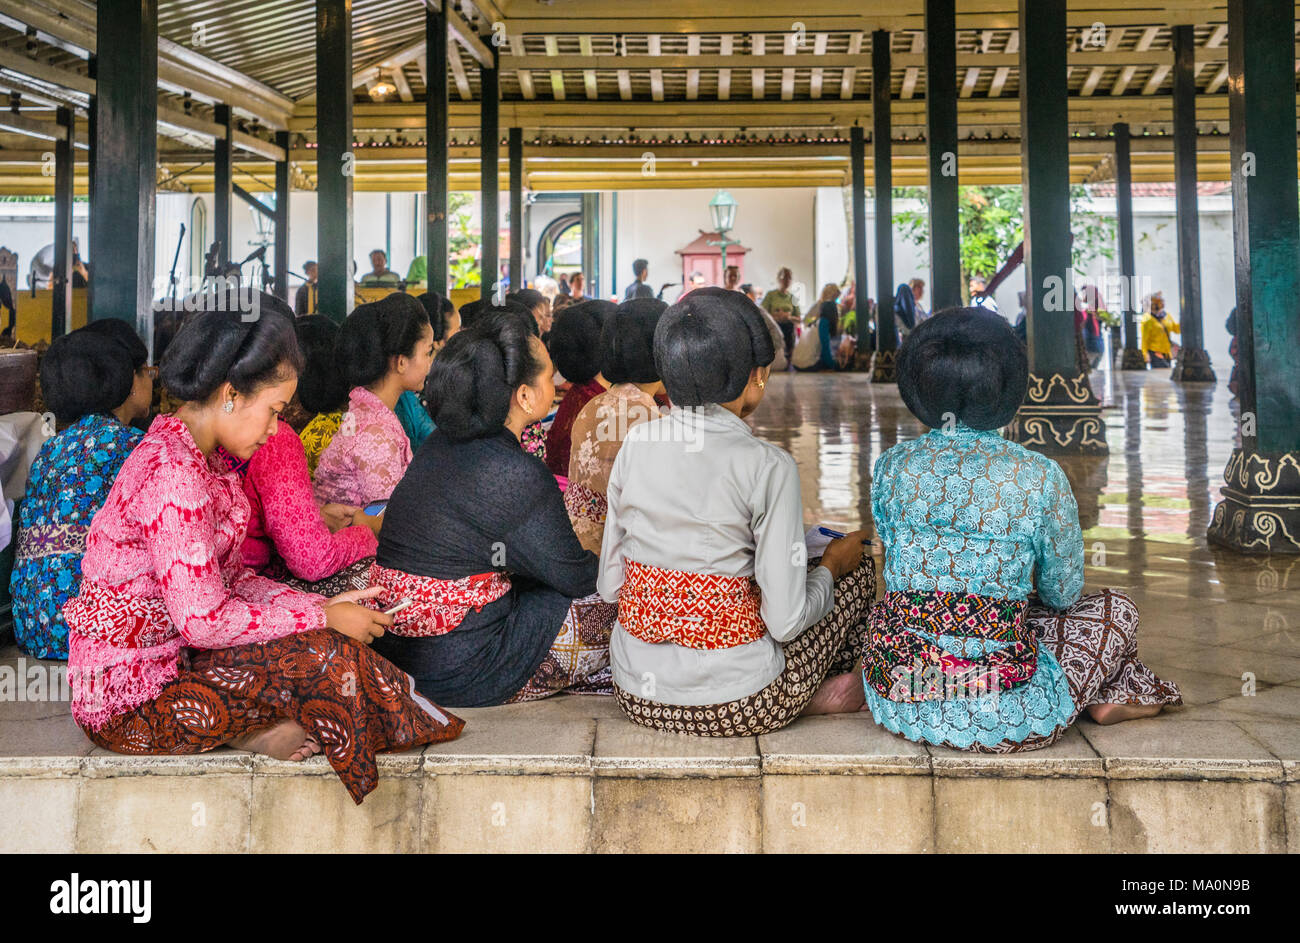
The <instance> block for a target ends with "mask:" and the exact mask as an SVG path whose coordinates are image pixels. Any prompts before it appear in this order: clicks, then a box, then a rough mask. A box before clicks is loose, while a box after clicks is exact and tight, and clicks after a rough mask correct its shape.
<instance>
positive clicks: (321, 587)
mask: <svg viewBox="0 0 1300 943" xmlns="http://www.w3.org/2000/svg"><path fill="white" fill-rule="evenodd" d="M374 562H375V558H374V557H362V558H361V559H360V560H358V561H357V562H356V563H353V564H350V565H349V566H345V567H344V568H343V569H341V570H339V571H338V572H337V573H335V574H334V575H333V576H327V577H325V578H324V579H323V580H315V581H312V580H304V579H299V578H298V577H296V576H294V575H293V574H292V573H291V572H289V568H288V567H287V566H285V565H284V561H283V560H280V559H278V558H277V559H275V560H272V561H271V562H270V563H269V564H268V565H267V567H266V569H265V570H263V571H262V575H263V576H265V577H266V578H267V579H272V580H275V581H276V582H277V583H283V584H284V585H285V586H288V587H291V588H293V589H296V590H298V591H299V592H303V593H315V594H317V595H318V596H324V597H325V598H326V599H331V598H333V597H335V596H337V595H339V594H340V593H346V592H350V591H351V590H354V589H365V588H366V587H367V586H369V585H370V565H371V564H372V563H374Z"/></svg>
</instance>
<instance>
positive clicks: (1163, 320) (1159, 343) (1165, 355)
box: [1142, 292, 1181, 367]
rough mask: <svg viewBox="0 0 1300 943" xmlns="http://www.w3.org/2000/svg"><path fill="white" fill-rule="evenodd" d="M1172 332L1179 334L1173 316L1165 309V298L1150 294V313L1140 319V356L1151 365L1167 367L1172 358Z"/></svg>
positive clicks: (1173, 348) (1158, 294)
mask: <svg viewBox="0 0 1300 943" xmlns="http://www.w3.org/2000/svg"><path fill="white" fill-rule="evenodd" d="M1174 334H1181V331H1179V329H1178V322H1177V321H1175V320H1174V316H1173V315H1172V314H1170V313H1169V312H1168V311H1166V310H1165V299H1164V297H1163V296H1162V295H1161V294H1160V292H1156V293H1155V294H1154V295H1152V296H1151V313H1150V314H1148V315H1147V316H1146V318H1144V319H1143V321H1142V357H1143V358H1144V359H1145V360H1146V361H1147V362H1149V363H1150V364H1151V366H1153V367H1167V366H1169V364H1170V362H1171V361H1172V360H1173V359H1174V354H1175V345H1174V343H1173V336H1172V335H1174Z"/></svg>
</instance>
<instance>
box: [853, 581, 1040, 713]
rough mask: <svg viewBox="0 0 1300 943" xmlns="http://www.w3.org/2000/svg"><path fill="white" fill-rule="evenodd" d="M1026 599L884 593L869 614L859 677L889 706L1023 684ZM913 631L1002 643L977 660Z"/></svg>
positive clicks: (1027, 647)
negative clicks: (891, 703)
mask: <svg viewBox="0 0 1300 943" xmlns="http://www.w3.org/2000/svg"><path fill="white" fill-rule="evenodd" d="M1026 606H1027V602H1026V600H1023V599H1020V600H1007V599H998V598H996V597H992V596H978V595H975V594H973V593H941V592H897V591H896V592H888V593H885V597H884V599H882V600H880V602H878V603H876V605H875V606H873V607H872V609H871V616H870V618H869V620H868V625H867V642H866V648H865V650H864V651H863V655H862V674H863V677H864V678H865V679H866V682H867V684H869V685H871V687H872V688H874V689H875V691H876V692H877V693H878V694H880V696H881V697H885V698H888V699H889V700H891V701H940V700H953V699H956V698H964V697H979V696H982V695H984V694H989V693H993V692H995V691H1004V690H1007V689H1010V688H1013V687H1016V686H1017V685H1021V684H1024V683H1025V682H1026V681H1028V680H1029V679H1031V678H1032V677H1033V676H1034V672H1035V670H1037V667H1038V637H1037V636H1036V635H1035V634H1034V631H1033V629H1032V628H1030V627H1029V626H1028V625H1027V624H1026V623H1025V621H1024V613H1025V608H1026ZM918 633H926V634H929V635H932V636H936V637H937V636H947V637H950V638H957V639H978V640H981V641H985V642H995V643H1005V645H1006V647H1004V648H1001V649H998V650H997V651H995V652H992V653H990V654H988V655H985V656H983V657H979V658H965V657H962V656H959V655H953V654H951V653H949V652H948V651H946V650H945V649H943V648H942V647H940V646H939V644H938V643H937V642H935V641H932V640H930V639H928V638H925V637H924V636H923V635H921V634H918Z"/></svg>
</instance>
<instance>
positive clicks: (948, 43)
mask: <svg viewBox="0 0 1300 943" xmlns="http://www.w3.org/2000/svg"><path fill="white" fill-rule="evenodd" d="M955 6H956V2H955V0H925V135H926V141H925V146H926V151H927V155H928V158H929V161H928V163H929V171H930V282H931V284H930V310H931V311H941V310H943V309H944V308H955V307H958V306H960V305H961V303H962V294H961V225H960V221H959V220H960V216H959V212H958V209H957V16H956V9H955ZM1020 46H1021V49H1022V50H1023V49H1024V38H1023V35H1022V38H1021V43H1020ZM1058 52H1059V50H1058Z"/></svg>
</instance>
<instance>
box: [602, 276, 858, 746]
mask: <svg viewBox="0 0 1300 943" xmlns="http://www.w3.org/2000/svg"><path fill="white" fill-rule="evenodd" d="M775 353H776V351H775V347H774V345H773V342H772V336H771V334H770V333H769V332H768V329H767V325H766V323H765V322H764V320H763V317H762V315H761V314H760V312H759V309H758V308H757V307H756V306H755V305H754V303H753V302H752V301H750V300H749V299H748V298H747V297H745V296H744V295H743V294H741V293H740V292H735V291H727V290H726V289H723V288H700V289H696V290H695V291H693V292H691V293H690V294H688V295H686V296H685V297H684V298H683V299H682V300H681V301H679V302H678V303H677V304H676V305H674V306H673V307H671V308H669V309H668V310H667V311H666V312H664V314H663V316H662V317H661V318H660V321H659V325H658V327H657V328H656V330H655V362H656V364H657V365H658V367H659V371H660V375H661V376H662V377H663V381H664V385H665V386H667V388H668V395H669V396H670V397H671V398H672V402H673V408H672V412H671V413H669V414H668V415H667V416H665V417H663V418H659V419H655V420H653V421H651V422H648V423H643V424H641V425H638V426H636V427H634V428H632V429H631V430H629V431H628V432H627V436H626V438H625V440H624V442H623V447H622V449H621V450H620V451H619V453H618V457H617V458H616V459H615V460H614V468H613V470H612V471H611V473H610V476H609V487H608V491H607V493H606V494H607V499H608V505H609V507H608V512H607V517H606V521H605V534H604V540H603V544H602V549H601V566H600V592H601V595H602V596H603V597H604V598H605V599H606V600H608V601H610V602H614V601H617V602H618V622H617V623H616V624H615V628H614V634H613V638H612V641H611V646H610V655H611V660H612V663H613V670H614V685H615V694H616V696H617V698H618V703H619V706H620V707H621V708H622V709H623V711H624V713H626V714H627V715H628V717H630V718H631V719H632V720H633V721H635V722H636V723H638V724H641V725H643V726H646V727H652V728H655V729H659V730H667V731H673V732H680V733H687V734H694V735H696V736H711V737H732V736H750V735H755V734H761V733H768V732H770V731H773V730H777V729H780V728H781V727H784V726H785V725H786V724H788V723H790V722H791V721H792V720H794V719H795V718H796V717H797V716H799V715H800V714H819V713H840V712H849V711H856V710H860V709H861V708H862V706H863V698H862V692H861V690H860V687H859V681H858V674H857V672H858V657H859V654H860V653H861V651H862V639H863V633H864V631H865V628H866V616H867V610H868V607H869V606H870V604H871V600H872V598H873V597H874V595H875V593H874V586H875V576H874V567H873V564H872V562H871V558H870V557H866V558H864V557H863V556H862V547H863V536H864V534H863V532H861V531H858V532H856V533H853V534H849V535H847V536H846V537H842V538H839V539H838V540H834V541H832V542H831V544H830V545H829V546H828V547H827V548H826V551H825V552H824V554H823V555H822V557H821V560H820V563H819V564H818V565H816V566H814V567H812V568H811V569H809V567H808V566H807V560H806V553H805V549H806V548H805V544H804V526H803V508H802V504H801V501H800V492H799V471H798V468H797V466H796V465H795V461H794V459H793V458H792V457H791V456H790V455H789V453H787V452H785V451H783V450H782V449H781V448H779V447H778V446H776V445H772V444H771V443H768V442H764V441H763V440H761V439H758V438H756V437H755V436H754V434H753V432H752V431H751V430H750V428H749V426H748V425H747V424H746V423H745V421H744V417H746V416H748V415H749V414H750V413H752V412H753V411H754V409H755V408H756V407H757V406H758V404H759V402H760V401H761V400H762V398H763V390H764V387H765V386H766V384H767V380H768V365H769V364H771V363H772V359H773V357H774V356H775Z"/></svg>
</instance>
